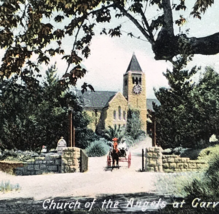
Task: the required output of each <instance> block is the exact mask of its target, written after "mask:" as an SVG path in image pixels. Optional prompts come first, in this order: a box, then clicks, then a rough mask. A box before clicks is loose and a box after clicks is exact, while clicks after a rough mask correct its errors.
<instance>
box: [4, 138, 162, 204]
mask: <svg viewBox="0 0 219 214" xmlns="http://www.w3.org/2000/svg"><path fill="white" fill-rule="evenodd" d="M150 145H151V139H150V138H146V140H145V141H142V142H139V143H138V144H137V145H136V146H134V147H132V148H130V149H129V151H130V152H131V154H132V160H131V167H130V168H128V167H127V166H128V164H127V163H126V162H124V163H121V164H120V165H121V167H120V169H114V170H113V171H111V170H107V171H106V170H105V168H106V159H107V158H106V156H104V157H95V158H89V170H88V172H86V173H66V174H46V175H36V176H12V175H8V174H5V173H3V172H0V182H1V181H8V180H9V181H10V183H11V184H16V183H18V184H19V185H20V186H21V188H22V189H21V190H20V192H9V193H5V194H2V193H0V199H8V198H17V197H34V199H35V200H41V199H46V198H50V197H64V196H72V197H76V196H89V197H94V196H95V195H100V194H124V193H138V192H139V193H140V192H153V191H154V190H155V188H154V181H155V178H156V176H155V173H149V172H144V173H141V172H139V169H141V151H142V148H146V147H149V146H150ZM157 174H158V173H157Z"/></svg>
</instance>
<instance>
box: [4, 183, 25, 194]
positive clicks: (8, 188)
mask: <svg viewBox="0 0 219 214" xmlns="http://www.w3.org/2000/svg"><path fill="white" fill-rule="evenodd" d="M20 189H21V187H20V186H19V184H15V185H12V184H11V183H10V181H2V182H1V184H0V192H4V193H5V192H9V191H13V190H15V191H18V190H20Z"/></svg>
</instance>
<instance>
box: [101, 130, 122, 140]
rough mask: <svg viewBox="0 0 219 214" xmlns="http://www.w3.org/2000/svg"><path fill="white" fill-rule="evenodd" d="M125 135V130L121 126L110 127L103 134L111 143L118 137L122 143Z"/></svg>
mask: <svg viewBox="0 0 219 214" xmlns="http://www.w3.org/2000/svg"><path fill="white" fill-rule="evenodd" d="M124 134H125V129H123V128H121V127H120V126H114V128H113V127H111V126H109V128H108V129H107V130H105V131H104V132H103V137H104V138H106V139H107V140H109V141H112V139H113V138H115V137H116V138H118V142H120V140H121V139H122V138H123V136H124Z"/></svg>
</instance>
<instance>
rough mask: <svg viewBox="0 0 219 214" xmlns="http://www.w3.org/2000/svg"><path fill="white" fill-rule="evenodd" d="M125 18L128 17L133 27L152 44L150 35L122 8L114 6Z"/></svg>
mask: <svg viewBox="0 0 219 214" xmlns="http://www.w3.org/2000/svg"><path fill="white" fill-rule="evenodd" d="M115 6H116V7H117V8H118V9H119V10H120V11H121V12H122V13H123V14H124V15H125V16H126V17H128V18H129V19H130V20H131V21H132V22H133V23H134V24H135V26H136V27H137V28H138V29H139V30H140V31H141V33H142V34H143V35H144V36H145V38H146V39H147V40H148V41H149V42H150V43H151V44H153V43H154V41H153V39H152V38H151V37H150V35H149V34H148V33H147V32H146V31H145V29H144V28H143V27H142V26H141V25H140V24H139V22H138V21H137V20H136V19H135V18H134V17H133V16H132V15H131V14H129V13H128V12H127V11H126V10H125V9H124V8H123V7H122V6H120V5H118V4H116V5H115Z"/></svg>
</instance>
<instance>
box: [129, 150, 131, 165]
mask: <svg viewBox="0 0 219 214" xmlns="http://www.w3.org/2000/svg"><path fill="white" fill-rule="evenodd" d="M130 166H131V152H129V155H128V168H129V167H130Z"/></svg>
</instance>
